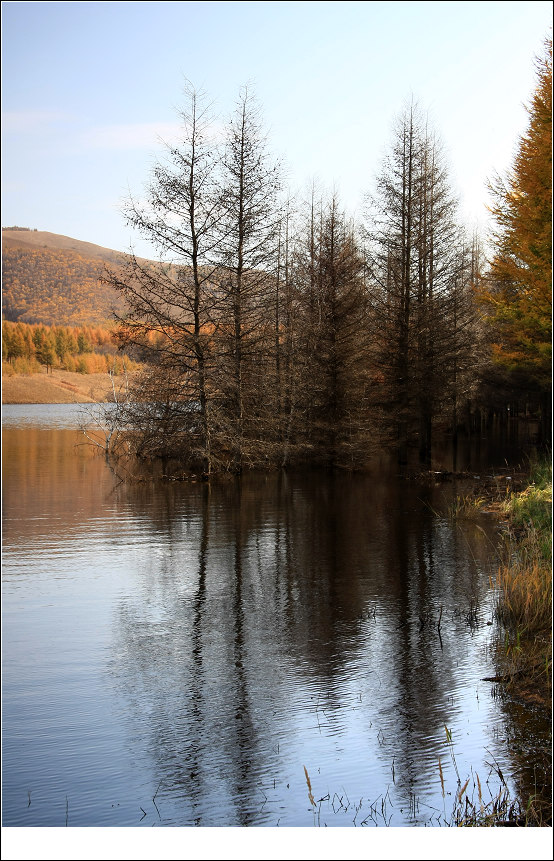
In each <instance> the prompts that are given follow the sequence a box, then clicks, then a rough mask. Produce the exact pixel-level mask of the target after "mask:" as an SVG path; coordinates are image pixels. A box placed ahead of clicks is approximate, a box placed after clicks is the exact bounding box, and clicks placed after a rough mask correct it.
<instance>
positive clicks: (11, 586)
mask: <svg viewBox="0 0 554 861" xmlns="http://www.w3.org/2000/svg"><path fill="white" fill-rule="evenodd" d="M77 423H78V409H76V408H75V406H73V405H61V406H45V407H44V406H25V407H5V408H4V410H3V530H4V565H3V622H4V624H3V661H4V668H3V677H4V682H3V685H4V687H3V713H4V735H3V811H4V814H3V816H4V821H3V824H4V825H16V826H63V825H66V824H68V825H69V826H139V825H144V826H152V825H158V826H159V825H169V826H190V825H202V826H245V825H254V826H275V825H281V826H283V825H288V826H290V825H293V826H313V825H327V826H352V825H362V824H363V825H379V826H382V825H392V826H395V825H441V824H445V823H446V822H448V821H450V816H451V812H452V808H453V806H454V803H455V800H456V793H457V791H458V789H459V787H460V785H461V784H463V783H464V782H465V781H466V779H467V778H469V779H470V783H469V784H468V789H467V792H468V793H470V795H471V794H473V795H474V798H476V797H477V788H476V775H477V774H478V775H479V778H480V783H481V786H482V790H483V793H484V797H485V801H487V800H489V799H490V797H491V796H492V795H495V794H496V793H497V791H498V777H497V773H496V768H497V767H498V766H500V767H501V770H502V772H503V774H504V777H505V778H506V779H507V781H508V782H509V783H510V785H511V775H512V772H513V768H512V763H511V762H510V758H509V752H508V749H507V744H506V739H507V729H506V726H505V718H504V716H503V713H502V711H501V709H500V707H499V703H498V699H497V698H496V697H495V696H494V687H493V686H491V683H490V682H485V681H482V679H483V678H484V677H486V676H490V675H491V674H492V673H493V668H492V666H491V658H490V654H489V648H488V644H489V643H490V638H491V632H492V630H493V627H494V626H492V625H490V624H489V623H490V622H492V619H493V613H492V601H493V596H492V594H491V590H490V584H489V574H490V558H491V547H492V545H493V542H494V540H495V537H494V524H493V523H492V522H490V521H488V520H487V518H486V517H483V518H482V519H481V520H480V521H478V522H475V523H471V524H466V525H465V526H463V527H461V526H460V525H458V526H453V525H452V524H451V523H450V522H449V521H448V519H447V518H446V517H445V516H444V514H445V512H446V509H447V506H448V504H449V503H450V501H451V500H452V498H453V494H455V493H456V489H457V488H456V485H455V484H440V485H436V486H433V485H431V486H420V485H416V484H414V483H411V482H408V481H406V480H405V479H403V478H401V477H399V476H397V475H396V472H395V470H388V471H384V472H380V473H376V474H372V475H364V476H348V475H332V474H326V473H308V474H306V473H305V474H286V475H281V474H279V475H247V476H245V477H244V478H243V479H242V480H241V481H237V480H228V481H225V482H221V483H215V484H213V485H212V486H211V487H210V486H208V485H206V484H201V483H198V484H196V483H187V482H171V483H157V484H155V483H150V482H144V483H142V484H135V485H132V486H126V485H123V484H121V483H119V482H118V480H117V478H116V477H115V476H114V475H113V473H112V472H111V471H110V469H109V468H108V466H107V464H106V462H105V460H104V458H103V457H102V456H101V455H99V454H98V453H97V451H95V450H94V449H93V448H91V447H90V446H87V445H83V443H84V442H86V440H85V439H84V437H83V436H82V434H80V433H79V432H78V430H77V429H76V427H77ZM439 622H440V627H439ZM447 730H448V734H447ZM449 739H451V741H450V742H449ZM439 761H440V769H442V777H443V782H441V775H440V769H439ZM306 775H308V777H309V781H310V785H309V786H308V782H307V777H306ZM312 799H313V801H312Z"/></svg>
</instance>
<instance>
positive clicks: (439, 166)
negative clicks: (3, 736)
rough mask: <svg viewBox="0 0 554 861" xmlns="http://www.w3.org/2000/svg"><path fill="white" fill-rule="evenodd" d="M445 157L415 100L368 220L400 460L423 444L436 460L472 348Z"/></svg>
mask: <svg viewBox="0 0 554 861" xmlns="http://www.w3.org/2000/svg"><path fill="white" fill-rule="evenodd" d="M455 216H456V201H455V199H454V196H453V194H452V191H451V188H450V183H449V178H448V172H447V169H446V166H445V162H444V157H443V156H442V154H441V149H440V145H439V142H438V140H437V137H436V135H435V134H434V133H433V132H432V131H431V130H430V129H429V126H428V122H427V119H426V117H425V116H424V115H423V114H422V113H421V112H420V111H419V110H418V109H417V107H416V106H415V105H414V104H413V103H412V104H410V105H409V106H408V107H407V108H406V110H405V111H404V112H403V114H402V115H401V116H400V118H399V119H398V121H397V125H396V129H395V132H394V137H393V142H392V145H391V147H390V150H389V153H388V155H387V157H386V159H385V161H384V164H383V167H382V170H381V172H380V174H379V175H378V178H377V188H376V193H375V195H374V197H373V198H372V200H371V203H370V208H369V218H368V224H367V231H366V233H367V239H368V242H367V271H368V274H367V285H368V292H369V295H370V305H371V312H370V318H371V321H372V329H373V333H374V340H373V365H374V368H375V373H376V375H377V378H378V381H379V386H378V388H377V395H376V400H375V406H376V408H377V409H378V410H379V411H380V416H381V425H382V429H383V432H384V436H385V439H386V440H388V442H390V443H392V444H393V445H394V446H395V447H396V449H397V453H398V457H399V460H400V461H402V462H403V461H406V459H407V456H408V446H409V444H410V443H411V442H412V441H415V440H416V439H417V440H418V442H419V451H420V457H421V459H422V460H424V461H428V460H429V459H430V455H431V444H432V428H433V422H434V420H435V419H436V418H437V416H438V415H439V414H441V413H444V412H445V411H446V408H447V402H448V398H449V393H450V397H452V391H453V390H452V383H453V376H455V374H456V373H457V369H458V362H457V358H456V357H457V356H458V354H459V340H460V338H462V337H463V338H464V339H465V346H466V349H468V350H470V348H471V344H470V341H469V334H470V330H469V321H468V317H469V316H470V315H471V301H470V295H469V289H468V285H469V278H468V277H467V274H468V270H467V268H466V267H465V265H464V251H463V248H464V242H463V240H461V238H460V230H459V227H458V225H457V223H456V218H455Z"/></svg>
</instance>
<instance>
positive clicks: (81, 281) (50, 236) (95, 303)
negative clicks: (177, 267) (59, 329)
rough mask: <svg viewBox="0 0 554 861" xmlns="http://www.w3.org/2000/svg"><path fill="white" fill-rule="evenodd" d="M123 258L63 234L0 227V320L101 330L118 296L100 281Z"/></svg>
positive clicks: (118, 302)
mask: <svg viewBox="0 0 554 861" xmlns="http://www.w3.org/2000/svg"><path fill="white" fill-rule="evenodd" d="M124 259H125V255H123V254H121V253H119V252H117V251H113V250H112V249H109V248H103V247H102V246H100V245H94V244H93V243H91V242H82V241H81V240H78V239H72V238H71V237H69V236H62V235H59V234H56V233H49V232H47V231H42V230H27V229H25V228H2V316H3V318H4V319H5V320H10V321H12V322H23V323H43V324H45V325H48V326H53V325H62V326H106V325H108V324H109V323H110V321H111V320H112V319H113V311H114V310H116V311H118V312H120V311H121V310H122V303H121V299H120V297H119V295H118V294H117V293H116V292H115V291H114V290H112V289H111V288H110V287H108V286H107V285H105V284H102V282H101V277H102V275H103V273H104V272H105V268H106V266H110V267H117V265H118V264H119V263H121V262H122V261H123V260H124Z"/></svg>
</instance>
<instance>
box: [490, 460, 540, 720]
mask: <svg viewBox="0 0 554 861" xmlns="http://www.w3.org/2000/svg"><path fill="white" fill-rule="evenodd" d="M501 511H502V513H503V515H504V516H505V517H506V520H507V534H506V539H505V544H504V546H503V547H502V551H501V563H500V565H499V568H498V571H497V576H496V584H497V587H498V603H497V615H498V618H499V620H500V621H501V622H502V625H503V628H504V635H505V636H504V660H503V661H502V664H503V667H502V669H503V676H504V678H505V680H506V683H507V685H508V686H509V687H510V689H511V690H512V691H513V692H514V693H516V694H517V695H519V696H521V697H526V698H528V699H529V698H530V699H532V700H534V701H535V702H537V703H538V704H541V705H543V706H546V707H548V708H551V697H552V672H551V670H552V464H551V461H550V460H544V459H543V460H537V461H535V462H532V463H531V468H530V474H529V479H528V483H527V486H526V487H525V488H524V489H523V490H521V491H520V492H518V493H512V494H510V495H509V496H508V497H507V498H506V499H505V500H504V501H503V502H502V504H501Z"/></svg>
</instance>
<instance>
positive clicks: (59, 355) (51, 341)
mask: <svg viewBox="0 0 554 861" xmlns="http://www.w3.org/2000/svg"><path fill="white" fill-rule="evenodd" d="M2 361H3V369H2V372H3V373H4V372H6V373H8V374H9V373H23V374H30V373H34V372H37V371H38V370H40V366H41V365H42V366H43V367H45V368H46V372H47V373H48V371H51V370H52V369H53V368H61V369H62V370H65V371H76V372H77V373H81V374H93V373H106V372H108V371H109V372H111V373H115V374H118V373H123V369H124V367H126V369H127V371H131V370H136V368H137V365H136V363H135V362H133V361H131V360H130V359H129V357H126V356H122V355H118V351H117V348H116V346H115V344H114V338H113V330H109V329H103V328H101V327H91V326H82V327H79V326H44V325H42V324H35V325H32V324H28V323H12V322H10V321H8V320H3V321H2ZM4 363H5V365H6V366H7V367H5V366H4Z"/></svg>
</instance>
